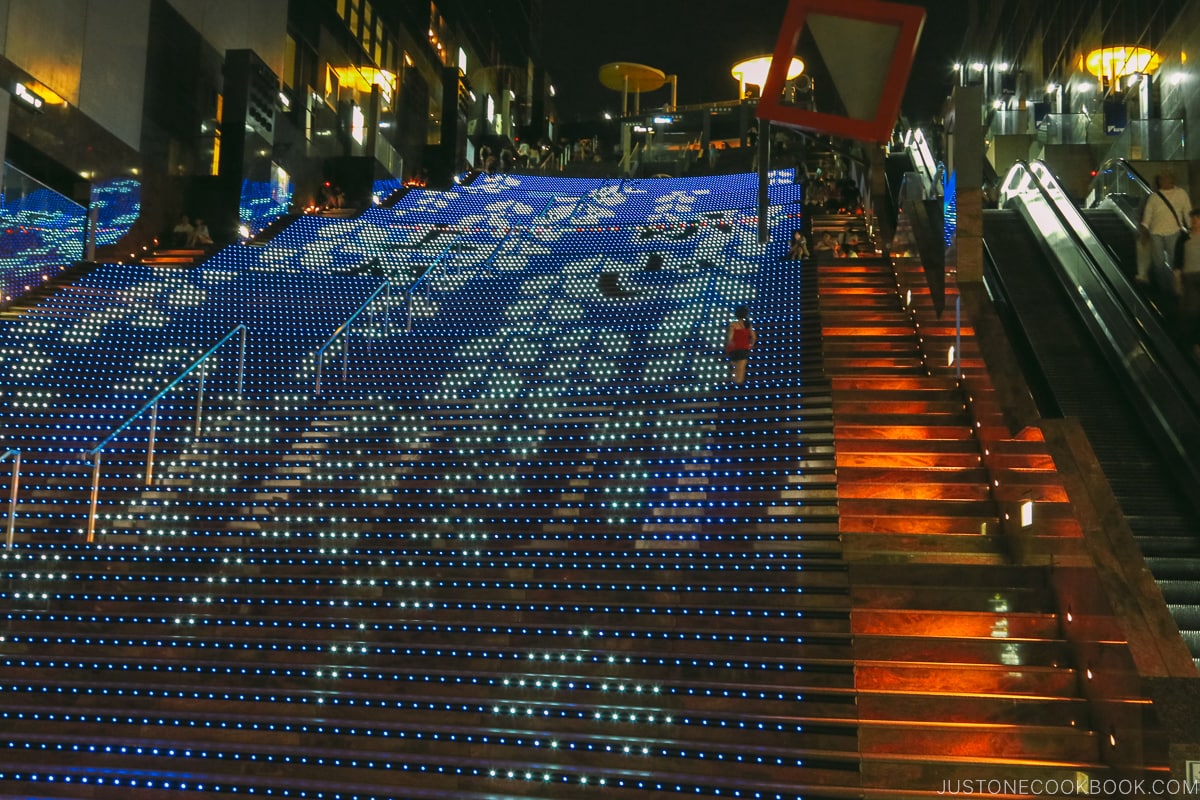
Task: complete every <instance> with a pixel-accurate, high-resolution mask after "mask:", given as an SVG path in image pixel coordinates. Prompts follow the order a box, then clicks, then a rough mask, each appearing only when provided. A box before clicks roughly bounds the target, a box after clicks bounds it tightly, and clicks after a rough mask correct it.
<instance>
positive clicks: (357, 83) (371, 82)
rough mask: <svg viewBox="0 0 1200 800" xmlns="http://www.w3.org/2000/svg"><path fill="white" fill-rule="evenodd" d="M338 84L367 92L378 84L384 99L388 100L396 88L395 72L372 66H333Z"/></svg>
mask: <svg viewBox="0 0 1200 800" xmlns="http://www.w3.org/2000/svg"><path fill="white" fill-rule="evenodd" d="M333 73H334V74H335V75H337V79H338V85H339V86H353V87H354V89H355V91H359V92H364V93H369V92H370V91H371V87H372V86H378V87H379V88H380V90H381V91H382V92H383V96H384V98H385V99H388V100H390V99H391V96H392V92H394V91H395V90H396V74H395V73H394V72H388V71H387V70H386V69H375V68H374V67H333Z"/></svg>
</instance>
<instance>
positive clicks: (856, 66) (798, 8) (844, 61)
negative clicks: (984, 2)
mask: <svg viewBox="0 0 1200 800" xmlns="http://www.w3.org/2000/svg"><path fill="white" fill-rule="evenodd" d="M924 24H925V9H923V8H920V7H918V6H910V5H904V4H901V3H888V2H882V0H790V2H789V3H788V7H787V11H786V12H785V13H784V18H783V23H782V24H781V26H780V29H779V39H778V41H777V42H776V44H775V53H774V55H773V56H772V58H771V69H770V71H769V72H768V73H767V80H766V85H765V86H763V87H762V97H761V99H760V100H759V102H758V117H759V119H765V120H771V121H772V122H779V123H782V124H784V125H790V126H792V127H796V128H803V129H805V130H811V131H816V132H819V133H827V134H832V135H834V136H842V137H845V138H848V139H858V140H860V141H868V142H885V141H887V140H888V139H889V138H890V137H891V133H892V128H893V126H894V125H895V124H896V116H897V114H898V113H899V111H900V101H901V100H902V99H903V97H904V89H905V86H906V85H907V84H908V75H909V72H910V71H911V70H912V64H913V58H914V57H915V56H916V52H917V41H918V40H919V39H920V37H921V29H922V27H923V26H924ZM806 26H807V27H808V29H809V31H810V32H811V34H812V38H813V40H814V42H815V43H816V46H817V49H818V50H819V51H820V56H821V58H822V59H823V60H824V62H825V66H826V67H827V68H828V71H829V74H830V78H831V81H832V82H833V84H834V87H835V88H836V90H837V92H838V94H839V96H840V97H841V99H842V102H843V105H844V106H845V107H846V109H847V113H846V114H845V115H841V114H829V113H825V112H819V111H812V110H808V109H805V108H803V107H801V106H798V105H794V104H790V103H787V102H785V101H784V97H783V88H784V87H783V85H784V82H785V81H786V80H787V70H788V66H789V65H790V64H791V60H792V57H793V56H795V55H796V46H797V45H798V44H799V41H800V33H801V31H803V30H804V28H805V27H806ZM810 57H811V56H809V55H806V56H805V58H806V59H807V58H810Z"/></svg>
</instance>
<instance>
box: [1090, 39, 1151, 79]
mask: <svg viewBox="0 0 1200 800" xmlns="http://www.w3.org/2000/svg"><path fill="white" fill-rule="evenodd" d="M1083 63H1084V66H1085V67H1086V68H1087V71H1088V72H1090V73H1092V74H1093V75H1095V76H1096V77H1097V78H1110V79H1115V78H1122V77H1124V76H1126V75H1138V74H1141V75H1149V74H1150V73H1152V72H1154V71H1155V70H1156V69H1158V67H1159V65H1160V64H1162V56H1160V55H1159V54H1158V53H1156V52H1154V51H1153V50H1151V49H1150V48H1149V47H1134V46H1131V45H1119V46H1115V47H1101V48H1100V49H1098V50H1093V51H1092V52H1090V53H1088V54H1087V56H1085V57H1084V60H1083Z"/></svg>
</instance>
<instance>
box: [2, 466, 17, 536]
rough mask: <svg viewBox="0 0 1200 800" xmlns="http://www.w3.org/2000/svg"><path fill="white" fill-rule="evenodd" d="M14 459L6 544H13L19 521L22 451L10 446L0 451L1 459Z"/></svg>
mask: <svg viewBox="0 0 1200 800" xmlns="http://www.w3.org/2000/svg"><path fill="white" fill-rule="evenodd" d="M10 458H11V459H12V460H13V474H12V487H11V492H10V493H9V497H8V531H7V534H6V535H5V537H4V546H5V547H9V548H11V547H12V546H13V530H14V528H15V526H16V522H17V486H18V485H20V483H21V451H20V450H17V449H14V448H10V449H8V450H5V451H4V452H3V453H0V461H7V460H8V459H10Z"/></svg>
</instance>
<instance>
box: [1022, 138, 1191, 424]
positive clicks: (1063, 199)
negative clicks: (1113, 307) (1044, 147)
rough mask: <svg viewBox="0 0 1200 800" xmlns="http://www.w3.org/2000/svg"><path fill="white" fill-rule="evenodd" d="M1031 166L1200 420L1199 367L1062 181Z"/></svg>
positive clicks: (1044, 168) (1041, 166) (1038, 164)
mask: <svg viewBox="0 0 1200 800" xmlns="http://www.w3.org/2000/svg"><path fill="white" fill-rule="evenodd" d="M1122 160H1124V159H1122ZM1028 166H1029V167H1030V169H1031V170H1032V171H1033V173H1034V177H1035V178H1037V180H1038V182H1039V183H1040V184H1041V186H1042V190H1043V193H1044V194H1045V196H1046V197H1047V198H1049V199H1050V201H1051V203H1053V204H1054V207H1055V210H1056V211H1057V212H1058V215H1059V218H1060V219H1061V220H1063V222H1065V223H1066V224H1067V227H1068V228H1069V229H1070V231H1071V232H1072V234H1073V236H1074V238H1075V240H1076V242H1078V243H1079V245H1080V246H1081V247H1083V249H1084V250H1085V251H1086V252H1087V254H1088V256H1089V258H1090V259H1091V261H1092V264H1093V265H1094V266H1095V267H1096V269H1097V271H1098V272H1099V274H1100V275H1101V277H1103V278H1104V281H1105V283H1106V284H1108V287H1109V289H1110V291H1112V293H1113V294H1114V295H1115V296H1116V297H1117V299H1118V300H1119V301H1120V303H1121V305H1122V306H1123V307H1124V308H1125V311H1126V313H1128V314H1129V316H1130V317H1132V318H1133V320H1134V322H1135V324H1136V325H1137V327H1138V328H1140V329H1141V331H1142V332H1143V335H1144V337H1148V338H1149V340H1150V345H1151V347H1152V349H1153V351H1154V354H1155V356H1156V358H1157V360H1158V361H1159V362H1161V363H1162V364H1163V366H1164V367H1165V368H1166V370H1167V371H1168V374H1169V375H1170V376H1171V377H1172V378H1173V379H1174V382H1175V383H1176V384H1177V386H1178V387H1179V390H1180V392H1181V393H1182V395H1183V396H1184V397H1186V398H1189V399H1191V400H1193V401H1194V402H1193V403H1192V408H1193V409H1194V411H1195V413H1197V415H1198V416H1200V405H1197V404H1196V403H1200V375H1197V372H1196V368H1195V365H1194V364H1193V363H1192V362H1191V361H1189V360H1188V359H1187V358H1185V357H1184V355H1183V354H1182V353H1180V352H1179V348H1178V347H1177V346H1176V344H1175V342H1174V340H1173V339H1172V338H1171V336H1170V335H1169V334H1168V333H1167V332H1166V331H1165V330H1163V327H1162V322H1161V317H1160V316H1159V314H1158V313H1157V312H1155V311H1154V310H1153V309H1152V308H1151V307H1150V306H1149V305H1148V304H1147V303H1146V301H1145V299H1143V297H1142V295H1141V294H1140V293H1138V291H1137V290H1136V289H1135V288H1134V287H1133V286H1131V285H1130V283H1129V279H1128V278H1126V277H1125V273H1124V272H1123V271H1122V269H1121V266H1120V264H1118V263H1117V261H1116V259H1115V258H1113V255H1112V252H1111V251H1110V250H1109V249H1108V248H1107V247H1105V245H1104V244H1103V243H1102V242H1101V241H1100V240H1099V239H1098V238H1096V234H1095V232H1094V231H1093V230H1092V228H1091V226H1090V225H1088V223H1087V220H1085V219H1084V218H1083V214H1081V213H1080V211H1079V209H1078V208H1077V207H1076V206H1075V204H1074V203H1072V202H1071V200H1070V198H1068V197H1067V195H1066V193H1065V192H1064V191H1063V190H1062V187H1061V185H1059V183H1058V180H1057V179H1056V178H1055V177H1054V175H1053V173H1051V172H1050V168H1049V167H1047V166H1046V164H1045V163H1044V162H1041V161H1035V162H1033V163H1032V164H1029V165H1028Z"/></svg>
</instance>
